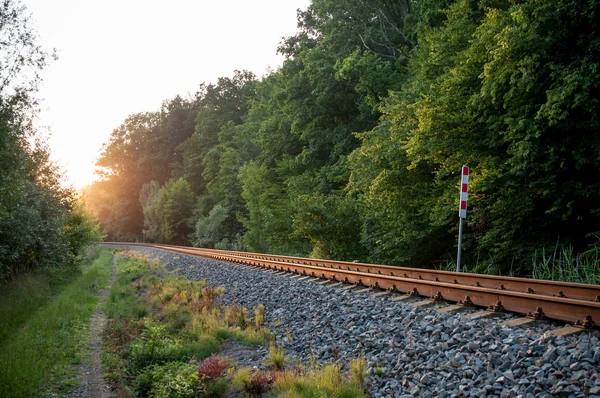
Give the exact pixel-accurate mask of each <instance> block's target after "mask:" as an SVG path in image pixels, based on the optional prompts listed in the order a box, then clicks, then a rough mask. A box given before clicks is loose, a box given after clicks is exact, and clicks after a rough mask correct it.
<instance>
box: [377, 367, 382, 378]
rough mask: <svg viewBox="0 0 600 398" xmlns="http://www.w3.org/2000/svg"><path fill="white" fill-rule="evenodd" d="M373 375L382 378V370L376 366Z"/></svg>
mask: <svg viewBox="0 0 600 398" xmlns="http://www.w3.org/2000/svg"><path fill="white" fill-rule="evenodd" d="M375 374H376V375H377V376H379V377H382V376H383V368H382V367H381V366H377V367H376V368H375Z"/></svg>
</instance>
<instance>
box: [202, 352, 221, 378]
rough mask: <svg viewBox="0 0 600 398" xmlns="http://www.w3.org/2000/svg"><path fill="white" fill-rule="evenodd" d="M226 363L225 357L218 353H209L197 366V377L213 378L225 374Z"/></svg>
mask: <svg viewBox="0 0 600 398" xmlns="http://www.w3.org/2000/svg"><path fill="white" fill-rule="evenodd" d="M227 366H228V363H227V361H226V360H225V358H223V357H220V356H218V355H214V354H213V355H211V356H210V357H209V358H206V359H205V360H203V361H202V363H200V365H199V366H198V378H199V379H200V380H214V379H216V378H218V377H223V376H225V371H226V370H227Z"/></svg>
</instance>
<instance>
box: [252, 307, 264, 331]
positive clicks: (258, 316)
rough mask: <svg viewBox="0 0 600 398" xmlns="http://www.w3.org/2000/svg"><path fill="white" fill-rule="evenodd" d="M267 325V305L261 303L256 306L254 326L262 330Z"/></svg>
mask: <svg viewBox="0 0 600 398" xmlns="http://www.w3.org/2000/svg"><path fill="white" fill-rule="evenodd" d="M264 325H265V306H264V304H259V305H257V306H256V307H255V308H254V326H255V327H256V329H257V330H260V329H262V328H263V326H264Z"/></svg>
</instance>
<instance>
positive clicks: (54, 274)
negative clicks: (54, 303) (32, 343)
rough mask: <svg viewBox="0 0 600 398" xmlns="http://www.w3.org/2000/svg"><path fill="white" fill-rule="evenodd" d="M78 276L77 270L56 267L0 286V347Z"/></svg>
mask: <svg viewBox="0 0 600 398" xmlns="http://www.w3.org/2000/svg"><path fill="white" fill-rule="evenodd" d="M79 275H81V272H80V270H79V269H78V268H75V269H74V268H73V267H68V266H65V267H56V268H52V269H49V270H46V271H44V272H36V273H30V274H24V275H20V276H19V277H18V278H17V279H15V280H13V281H11V282H10V283H8V284H6V285H2V286H0V319H1V320H2V322H1V323H0V347H1V346H2V345H3V344H4V343H5V341H6V340H7V339H9V337H11V336H14V334H15V333H16V332H17V331H18V330H19V329H20V328H21V327H23V325H24V324H25V322H27V320H28V319H29V318H30V317H31V316H32V315H33V314H34V313H35V312H36V311H37V310H38V309H39V308H40V307H42V306H43V305H44V304H46V303H47V302H48V301H50V300H52V299H53V298H54V297H55V296H56V295H57V294H58V293H60V291H61V290H62V289H64V287H65V285H67V284H68V283H69V282H72V281H73V280H74V279H75V278H76V277H77V276H79Z"/></svg>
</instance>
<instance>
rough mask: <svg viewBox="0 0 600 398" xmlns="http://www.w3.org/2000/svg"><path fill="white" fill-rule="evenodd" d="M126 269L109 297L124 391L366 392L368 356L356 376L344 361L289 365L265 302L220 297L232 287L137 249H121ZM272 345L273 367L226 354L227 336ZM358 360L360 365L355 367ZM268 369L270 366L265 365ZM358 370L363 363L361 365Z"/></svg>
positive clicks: (110, 343)
mask: <svg viewBox="0 0 600 398" xmlns="http://www.w3.org/2000/svg"><path fill="white" fill-rule="evenodd" d="M117 266H118V274H117V279H116V281H115V283H114V284H113V286H112V289H111V293H110V295H109V297H108V299H107V302H106V314H107V316H108V326H107V329H106V331H105V338H104V341H103V360H102V362H103V367H104V372H105V377H106V379H107V380H108V381H110V382H111V383H112V384H113V386H114V387H115V388H116V389H117V390H118V392H119V394H120V395H121V396H136V397H222V396H225V395H226V394H227V393H229V392H232V391H237V392H242V393H244V394H245V395H246V396H261V395H265V394H266V395H268V396H286V397H317V396H319V397H321V396H336V397H362V396H364V395H363V384H364V377H365V375H364V369H365V366H364V365H365V364H364V360H362V362H360V361H359V362H358V365H357V362H354V365H351V369H353V370H352V371H351V372H350V374H349V375H348V376H344V375H343V374H342V372H341V370H340V367H339V365H337V364H330V365H326V366H325V367H323V368H319V367H317V366H312V367H311V368H310V369H307V368H306V367H303V366H302V365H298V364H289V366H288V361H287V358H286V357H285V352H284V351H283V350H282V349H281V348H279V347H278V346H277V345H276V343H275V341H274V339H273V336H272V334H271V333H270V332H269V330H268V329H266V328H265V326H264V323H265V307H264V305H258V306H257V307H256V308H254V309H253V310H252V311H248V309H246V308H243V307H241V306H239V305H231V306H224V305H220V304H219V303H218V301H217V300H216V299H217V298H218V297H219V296H220V295H222V294H223V293H224V292H225V289H224V288H223V287H212V286H209V285H208V284H207V282H206V281H191V280H189V279H185V278H182V277H177V276H174V275H172V274H170V273H168V272H167V271H166V270H165V269H164V267H163V266H161V265H160V264H159V263H158V262H156V261H149V260H148V259H147V258H146V257H144V256H142V255H140V254H138V253H136V252H128V251H127V252H119V254H118V257H117ZM226 341H228V342H235V344H240V345H267V344H269V345H270V350H269V353H270V354H269V359H268V360H267V361H265V364H260V363H258V364H257V365H267V366H268V368H267V370H266V371H258V370H256V368H257V367H255V368H254V369H252V368H241V369H236V364H235V363H233V362H232V360H231V359H229V358H224V357H222V356H219V355H218V352H219V350H220V349H221V347H222V345H223V343H224V342H226ZM352 366H353V367H352ZM260 367H262V368H264V366H260ZM356 369H358V370H356Z"/></svg>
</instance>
